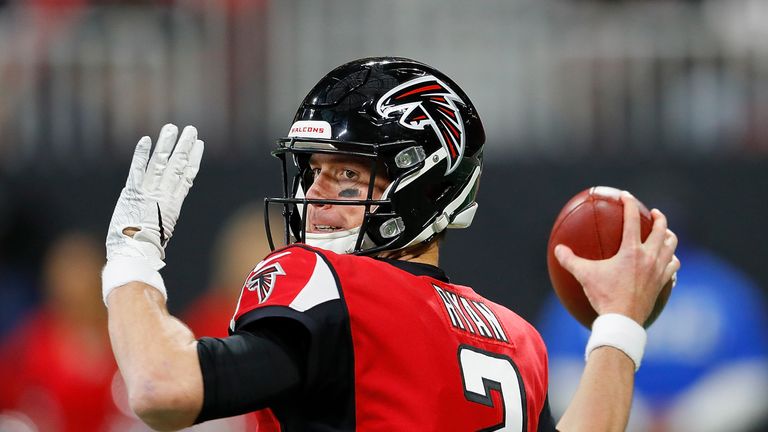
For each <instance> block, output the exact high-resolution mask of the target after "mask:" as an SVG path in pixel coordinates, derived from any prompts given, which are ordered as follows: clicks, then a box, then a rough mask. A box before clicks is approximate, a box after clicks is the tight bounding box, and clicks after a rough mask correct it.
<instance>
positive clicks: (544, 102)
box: [0, 0, 768, 432]
mask: <svg viewBox="0 0 768 432" xmlns="http://www.w3.org/2000/svg"><path fill="white" fill-rule="evenodd" d="M766 40H768V2H766V1H764V0H729V1H715V0H707V1H705V0H700V1H671V0H667V1H594V0H593V1H575V0H571V1H567V0H559V1H554V0H487V1H486V0H482V1H481V0H478V1H461V0H418V1H415V0H398V1H368V0H365V1H362V0H311V1H310V0H304V1H285V0H284V1H274V0H273V1H269V0H218V1H217V0H186V1H185V0H177V1H172V0H166V1H149V0H134V1H127V0H125V1H114V0H113V1H109V0H91V1H88V0H0V430H2V431H37V430H39V431H91V430H92V431H141V430H145V429H144V428H143V426H141V425H140V424H138V423H137V422H136V420H135V418H133V417H132V415H131V413H130V411H129V410H127V409H126V404H125V397H124V389H123V387H122V383H121V381H120V377H119V374H116V373H115V371H116V366H115V365H114V360H113V358H112V356H111V351H110V347H109V342H108V337H107V334H106V321H105V320H106V313H105V311H104V309H103V307H101V304H100V301H101V300H100V289H99V285H100V284H99V279H98V271H99V269H100V267H101V265H102V264H103V261H104V249H103V239H104V236H105V234H106V229H107V225H108V223H109V219H110V216H111V213H112V209H113V205H114V203H115V201H116V199H117V196H118V194H119V191H120V189H121V187H122V184H123V183H124V181H125V176H126V175H127V169H128V165H129V163H130V155H131V153H132V151H133V148H134V146H135V143H136V141H137V140H138V139H139V138H140V137H141V136H142V135H150V136H152V137H156V135H157V133H158V131H159V130H160V127H161V126H162V125H163V124H165V123H167V122H173V123H176V124H178V125H180V126H183V125H186V124H193V125H195V126H197V127H198V130H199V131H200V135H201V137H202V139H204V140H205V142H206V156H205V159H204V161H203V168H202V170H201V172H200V174H199V176H198V178H197V180H196V186H195V188H194V190H193V193H191V194H190V196H189V198H188V199H187V201H186V202H185V208H184V211H183V216H182V218H181V221H180V224H179V225H178V227H177V228H178V229H177V233H176V236H174V240H173V243H172V246H170V249H169V251H168V259H167V263H168V265H167V267H166V269H165V270H164V271H163V272H164V278H165V279H166V283H167V285H168V287H169V294H170V299H169V308H170V309H171V312H172V313H174V314H176V315H177V316H182V317H183V318H185V319H186V320H187V321H188V322H189V323H190V325H192V327H193V329H195V332H196V334H197V335H198V336H203V335H223V334H225V333H226V326H227V323H228V321H229V318H230V316H231V313H232V312H233V308H234V303H235V302H236V296H237V292H238V290H239V289H240V287H241V284H242V280H243V279H244V278H245V276H246V275H247V273H248V271H249V270H250V269H251V267H252V266H253V265H254V264H255V263H256V262H257V261H258V260H259V259H260V257H261V256H263V255H264V254H265V253H266V251H267V250H268V248H267V247H266V246H265V244H264V239H263V229H262V225H261V221H262V219H263V217H262V216H261V214H262V213H261V212H262V204H261V203H262V199H263V197H264V196H267V195H273V196H276V195H279V194H280V193H281V184H280V179H279V166H278V164H277V159H274V158H272V157H270V156H269V151H270V149H271V148H272V147H273V145H274V140H275V139H276V138H278V137H281V136H284V135H286V133H287V130H288V127H289V126H290V124H291V119H292V117H293V114H294V111H295V109H296V108H297V107H298V103H299V102H300V101H301V99H302V98H303V97H304V95H305V94H306V92H308V91H309V89H310V88H311V87H312V86H313V85H314V84H315V82H316V81H318V80H319V79H320V78H321V77H322V76H323V75H324V74H325V73H327V72H328V71H330V70H331V69H333V68H334V67H336V66H337V65H340V64H342V63H345V62H347V61H349V60H352V59H355V58H359V57H368V56H382V55H398V56H405V57H411V58H414V59H417V60H421V61H423V62H426V63H428V64H431V65H432V66H435V67H436V68H438V69H440V70H441V71H443V72H444V73H446V74H447V75H449V76H451V77H452V78H453V79H454V80H455V81H456V82H457V83H459V85H461V86H462V88H463V89H464V90H465V91H466V92H467V93H468V94H469V95H470V97H471V98H472V100H473V102H474V104H475V106H476V107H477V108H478V110H479V112H480V115H481V118H482V119H483V121H484V124H485V126H486V131H487V134H488V141H487V146H486V152H485V162H486V167H485V173H484V177H483V180H482V186H481V188H480V196H479V202H480V212H479V213H478V216H477V218H476V221H475V225H474V226H473V227H472V228H471V229H469V230H464V231H454V232H451V233H449V235H448V237H447V240H446V242H445V247H444V248H443V250H442V257H441V258H442V266H443V267H444V268H445V269H446V271H447V273H448V274H449V276H451V278H452V280H453V281H455V282H459V283H462V284H465V285H471V286H473V287H475V289H476V290H477V291H478V292H480V293H482V294H484V295H486V296H487V297H489V298H490V299H492V300H494V301H496V302H498V303H502V304H504V305H506V306H508V307H510V308H511V309H513V310H515V311H517V312H518V313H519V314H520V315H522V316H523V317H524V318H526V319H528V320H529V321H531V322H533V323H534V324H535V325H536V326H537V328H539V330H540V331H541V332H542V334H543V336H544V338H545V340H546V341H547V343H548V346H549V349H550V368H551V382H550V384H551V385H550V393H551V398H550V399H551V401H552V405H553V410H554V411H555V414H556V416H558V415H559V413H560V412H561V410H562V409H563V407H564V406H565V404H566V403H567V401H568V398H569V397H570V394H571V393H572V391H573V388H574V387H575V379H577V378H578V375H579V373H580V371H581V368H582V366H583V360H582V355H583V354H582V350H583V347H584V342H585V341H586V337H587V331H586V330H585V329H582V328H581V327H579V324H577V323H576V321H574V320H573V319H571V318H570V317H569V316H568V315H567V313H565V312H564V311H563V310H562V308H560V307H559V305H558V303H557V301H556V299H554V298H553V297H552V294H551V293H552V290H551V287H550V285H549V280H548V276H547V269H546V262H545V252H546V243H547V238H548V235H549V229H550V227H551V224H552V222H553V221H554V219H555V217H556V215H557V213H558V212H559V210H560V208H561V206H562V205H563V204H564V203H565V202H566V201H567V200H568V199H569V198H570V197H571V196H572V195H574V194H576V193H577V192H579V191H581V190H583V189H585V188H587V187H589V186H593V185H608V186H614V187H618V188H622V189H629V190H631V191H632V192H633V193H634V194H635V196H637V197H638V198H640V199H641V200H642V201H643V202H644V203H645V204H646V205H648V206H649V207H658V208H660V209H662V210H663V211H664V212H665V213H666V214H667V215H668V217H669V220H670V225H671V227H672V228H673V229H674V230H675V231H676V232H677V233H678V234H679V235H680V238H681V244H680V254H679V255H680V258H681V260H682V262H683V268H682V270H681V272H680V277H679V282H678V286H677V288H676V289H675V292H674V293H673V295H672V297H671V299H670V302H669V304H668V305H667V309H666V311H665V313H664V314H663V315H662V316H661V318H660V319H659V320H658V321H657V322H656V324H654V326H653V327H651V329H650V331H649V345H648V349H647V355H646V358H645V359H644V363H643V368H641V369H640V371H639V372H638V374H637V390H636V395H635V402H636V403H635V407H634V411H633V414H632V418H631V422H630V423H631V424H630V427H629V430H631V431H651V432H662V431H713V432H717V431H727V432H731V431H755V432H756V431H765V430H768V413H767V411H768V318H766V316H767V315H768V312H767V308H768V306H766V295H767V294H768V266H766V257H768V229H766V222H767V221H768V44H767V43H766ZM467 251H472V253H471V255H472V256H471V257H469V256H468V255H467ZM248 427H250V428H251V429H250V430H255V429H254V428H255V427H256V426H255V425H254V423H253V419H252V418H249V417H245V418H238V419H233V420H229V421H225V422H220V423H218V424H216V425H210V424H208V425H202V426H199V427H198V428H197V429H198V430H231V431H239V430H244V428H248ZM206 428H207V429H206Z"/></svg>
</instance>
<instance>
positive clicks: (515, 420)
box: [459, 345, 526, 432]
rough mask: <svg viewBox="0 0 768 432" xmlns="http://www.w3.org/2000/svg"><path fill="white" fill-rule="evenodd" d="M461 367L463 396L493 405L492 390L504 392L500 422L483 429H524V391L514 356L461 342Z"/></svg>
mask: <svg viewBox="0 0 768 432" xmlns="http://www.w3.org/2000/svg"><path fill="white" fill-rule="evenodd" d="M459 366H460V367H461V378H462V380H463V381H464V397H466V398H467V400H469V401H471V402H477V403H480V404H483V405H487V406H491V407H492V406H493V399H492V398H491V390H497V391H498V392H499V393H500V395H501V400H502V403H503V406H502V421H501V423H499V424H497V425H494V426H489V427H486V428H483V429H480V431H483V432H485V431H505V432H507V431H510V432H511V431H514V432H522V431H524V430H525V429H524V428H525V424H526V421H525V420H526V419H525V390H524V388H523V386H522V385H521V380H520V374H519V373H518V371H517V367H516V366H515V364H514V363H513V362H512V359H510V358H509V357H507V356H504V355H501V354H495V353H491V352H488V351H483V350H480V349H478V348H475V347H472V346H469V345H462V346H460V347H459Z"/></svg>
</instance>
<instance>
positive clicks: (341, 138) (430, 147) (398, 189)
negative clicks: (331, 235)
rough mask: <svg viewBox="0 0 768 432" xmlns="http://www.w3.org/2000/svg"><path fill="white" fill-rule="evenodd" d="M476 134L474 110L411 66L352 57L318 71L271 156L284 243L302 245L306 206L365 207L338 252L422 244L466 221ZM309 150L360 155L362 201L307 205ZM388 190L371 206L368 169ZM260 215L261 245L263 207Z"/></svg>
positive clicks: (478, 143) (450, 86)
mask: <svg viewBox="0 0 768 432" xmlns="http://www.w3.org/2000/svg"><path fill="white" fill-rule="evenodd" d="M484 143H485V131H484V130H483V125H482V123H481V122H480V118H479V117H478V114H477V111H476V110H475V107H474V106H473V105H472V102H470V100H469V98H468V97H467V95H466V94H465V93H464V92H463V91H462V90H461V88H459V86H458V85H456V83H454V82H453V81H452V80H451V79H450V78H448V77H447V76H445V75H444V74H442V73H441V72H439V71H438V70H436V69H434V68H432V67H430V66H428V65H426V64H424V63H420V62H417V61H414V60H410V59H406V58H397V57H377V58H364V59H360V60H355V61H352V62H349V63H347V64H344V65H342V66H339V67H338V68H336V69H334V70H333V71H331V72H330V73H329V74H328V75H326V76H325V77H324V78H323V79H321V80H320V82H318V83H317V85H315V87H314V88H313V89H312V90H311V91H310V92H309V94H308V95H307V97H306V98H304V101H303V102H302V103H301V106H300V107H299V110H298V112H297V113H296V116H295V118H294V120H293V125H292V126H291V130H290V133H289V134H288V136H287V137H285V138H281V139H279V140H278V141H277V144H278V147H277V149H276V150H274V151H273V152H272V154H273V155H274V156H276V157H278V158H279V159H280V160H281V161H282V172H283V195H284V196H283V197H281V198H266V199H265V203H266V204H265V205H266V206H267V207H269V205H270V204H271V203H278V204H281V205H282V206H283V209H284V211H283V216H284V217H285V224H286V228H285V241H286V243H291V241H297V242H301V243H305V242H306V243H309V244H312V241H311V237H312V234H309V237H310V238H308V235H307V232H306V214H307V205H310V204H331V205H358V206H365V214H364V217H363V221H362V225H361V227H360V229H359V230H358V231H356V233H355V236H356V237H355V238H354V240H353V241H352V242H351V243H350V244H349V246H348V247H344V248H343V250H341V251H337V252H342V253H355V254H366V255H367V254H374V253H377V252H380V251H385V250H397V249H402V248H405V247H408V246H411V245H415V244H418V243H421V242H425V241H429V240H430V239H432V238H433V237H434V236H435V235H436V234H437V233H440V232H441V231H443V230H444V229H446V228H465V227H467V226H469V225H470V223H471V222H472V218H473V217H474V214H475V211H476V209H477V203H476V202H475V196H476V194H477V190H478V185H479V179H480V172H481V169H482V159H483V144H484ZM313 153H332V154H343V155H352V156H358V157H363V158H367V159H370V161H371V173H372V174H371V180H370V185H369V188H368V196H367V197H366V199H357V200H347V199H327V200H320V199H307V198H306V197H305V196H304V193H305V192H306V191H307V190H308V189H309V187H310V186H311V184H312V181H313V180H312V179H313V176H312V175H311V170H310V169H309V157H310V155H311V154H313ZM382 166H383V169H385V170H386V171H385V172H386V175H387V177H388V179H389V180H390V184H389V186H388V187H387V189H386V190H385V192H384V194H383V196H381V197H380V199H376V200H374V199H373V197H372V194H373V184H374V181H375V173H376V172H377V169H378V170H379V172H381V169H382ZM264 214H265V223H266V224H267V234H268V236H269V242H270V246H272V247H273V248H274V245H273V240H272V238H271V234H270V233H271V231H270V229H269V218H268V217H267V215H268V214H269V208H267V211H266V212H265V213H264Z"/></svg>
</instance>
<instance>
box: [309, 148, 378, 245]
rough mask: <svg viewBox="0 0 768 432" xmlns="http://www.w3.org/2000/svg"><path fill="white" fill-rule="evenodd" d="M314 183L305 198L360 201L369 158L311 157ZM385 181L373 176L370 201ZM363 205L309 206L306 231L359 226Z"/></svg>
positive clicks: (365, 190) (367, 178)
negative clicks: (373, 181)
mask: <svg viewBox="0 0 768 432" xmlns="http://www.w3.org/2000/svg"><path fill="white" fill-rule="evenodd" d="M309 167H310V168H311V169H312V172H313V175H314V181H313V183H312V186H310V188H309V190H307V198H310V199H350V200H364V199H366V198H367V196H368V184H369V182H370V179H371V162H370V160H369V159H364V158H357V157H354V156H343V155H330V154H314V155H312V157H311V158H310V159H309ZM388 184H389V181H388V180H387V179H386V176H384V175H383V174H377V175H376V180H375V183H374V186H373V199H379V198H380V197H381V195H382V194H383V193H384V190H385V189H386V187H387V185H388ZM364 213H365V207H364V206H353V205H336V206H334V205H328V204H312V205H310V206H309V208H308V209H307V231H308V232H310V233H331V232H335V231H344V230H349V229H353V228H357V227H359V226H360V225H361V224H362V223H363V214H364Z"/></svg>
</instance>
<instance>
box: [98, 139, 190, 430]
mask: <svg viewBox="0 0 768 432" xmlns="http://www.w3.org/2000/svg"><path fill="white" fill-rule="evenodd" d="M177 134H178V129H177V128H176V126H174V125H166V126H164V127H163V129H162V130H161V132H160V137H159V138H158V142H157V145H156V148H155V151H154V153H153V154H152V157H151V158H150V157H149V155H150V148H151V145H152V142H151V140H150V139H149V137H144V138H142V139H141V140H140V141H139V143H138V145H137V146H136V151H135V153H134V156H133V160H132V162H131V168H130V172H129V175H128V180H127V181H126V184H125V187H124V188H123V190H122V192H121V194H120V198H119V199H118V202H117V205H116V206H115V211H114V213H113V215H112V221H111V222H110V226H109V231H108V234H107V265H106V266H105V268H104V273H103V295H104V301H105V303H106V304H107V306H108V309H109V335H110V339H111V341H112V349H113V351H114V354H115V358H116V359H117V363H118V366H119V367H120V372H121V374H122V376H123V379H124V380H125V383H126V386H127V389H128V397H129V401H130V404H131V408H132V409H133V410H134V411H135V412H136V414H137V415H138V416H139V417H140V418H141V419H142V420H143V421H144V422H146V423H147V424H148V425H149V426H151V427H152V428H154V429H158V430H173V429H180V428H182V427H185V426H189V425H191V424H192V423H193V422H194V420H195V419H196V418H197V415H198V413H199V412H200V409H201V407H202V404H203V379H202V374H201V371H200V363H199V360H198V356H197V349H196V346H197V342H196V340H195V337H194V335H193V334H192V332H191V331H190V330H189V329H188V328H187V327H186V326H185V325H184V324H183V323H181V322H180V321H179V320H177V319H176V318H174V317H173V316H171V315H170V314H169V313H168V310H167V308H166V306H165V301H166V298H167V295H166V293H165V286H164V284H163V280H162V278H161V277H160V274H159V273H158V270H160V269H161V268H162V267H163V266H164V265H165V264H164V262H163V259H164V258H165V247H166V246H167V244H168V240H169V239H170V238H171V236H172V235H173V229H174V227H175V225H176V221H177V220H178V217H179V212H180V211H181V204H182V202H183V201H184V198H185V197H186V195H187V192H188V191H189V188H190V187H191V186H192V182H193V180H194V178H195V176H196V174H197V171H198V169H199V167H200V160H201V158H202V154H203V142H202V141H200V140H198V139H197V131H196V130H195V128H194V127H191V126H188V127H186V128H185V129H184V131H183V132H182V134H181V137H180V138H179V140H178V144H176V137H177ZM174 144H175V149H174Z"/></svg>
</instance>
